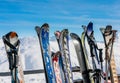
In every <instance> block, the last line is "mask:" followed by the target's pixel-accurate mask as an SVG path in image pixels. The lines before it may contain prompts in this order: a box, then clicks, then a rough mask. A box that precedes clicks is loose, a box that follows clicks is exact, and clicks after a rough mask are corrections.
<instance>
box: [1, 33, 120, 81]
mask: <svg viewBox="0 0 120 83" xmlns="http://www.w3.org/2000/svg"><path fill="white" fill-rule="evenodd" d="M97 44H98V46H99V47H100V48H103V49H104V43H102V42H98V43H97ZM69 47H70V57H71V62H72V66H79V64H78V61H77V56H76V52H75V49H74V45H73V43H72V40H70V46H69ZM50 48H51V51H53V52H57V51H58V45H57V42H56V41H55V40H54V39H52V40H51V41H50ZM87 48H88V46H87ZM119 49H120V34H118V38H117V39H116V41H115V44H114V56H115V61H116V67H117V73H118V74H120V71H119V70H120V67H119V64H120V60H119V59H120V53H119V51H118V50H119ZM19 53H20V56H21V60H22V65H23V69H24V70H36V69H43V62H42V57H41V52H40V47H39V42H38V39H37V37H26V38H21V39H20V52H19ZM0 72H9V64H8V60H7V56H6V52H5V48H4V44H3V41H2V39H0ZM73 76H74V79H80V78H81V74H80V73H73ZM24 77H25V83H45V78H44V74H34V75H25V76H24ZM10 80H11V77H10V76H6V77H0V83H10Z"/></svg>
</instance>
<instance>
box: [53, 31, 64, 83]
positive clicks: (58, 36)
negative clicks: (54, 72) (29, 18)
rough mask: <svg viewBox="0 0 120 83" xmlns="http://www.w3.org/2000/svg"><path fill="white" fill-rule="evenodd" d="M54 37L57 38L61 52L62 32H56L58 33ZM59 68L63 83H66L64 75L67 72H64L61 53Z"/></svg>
mask: <svg viewBox="0 0 120 83" xmlns="http://www.w3.org/2000/svg"><path fill="white" fill-rule="evenodd" d="M54 35H55V37H56V40H57V43H58V47H59V50H60V51H61V45H60V35H61V32H60V31H56V32H55V33H54ZM59 66H60V72H61V78H62V83H65V74H64V71H65V70H64V66H63V60H62V56H61V53H60V56H59Z"/></svg>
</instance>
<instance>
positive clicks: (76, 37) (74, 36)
mask: <svg viewBox="0 0 120 83" xmlns="http://www.w3.org/2000/svg"><path fill="white" fill-rule="evenodd" d="M70 36H71V38H72V39H79V36H78V35H77V34H76V33H70Z"/></svg>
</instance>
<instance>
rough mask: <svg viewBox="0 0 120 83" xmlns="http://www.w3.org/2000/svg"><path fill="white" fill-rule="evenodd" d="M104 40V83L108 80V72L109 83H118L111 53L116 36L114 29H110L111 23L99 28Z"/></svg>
mask: <svg viewBox="0 0 120 83" xmlns="http://www.w3.org/2000/svg"><path fill="white" fill-rule="evenodd" d="M100 30H101V33H102V35H103V38H104V42H105V73H106V83H107V82H108V73H109V72H110V79H111V83H118V76H117V72H116V65H115V60H114V54H113V44H114V40H115V37H116V30H112V26H111V25H107V26H106V28H100Z"/></svg>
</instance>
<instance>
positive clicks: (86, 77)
mask: <svg viewBox="0 0 120 83" xmlns="http://www.w3.org/2000/svg"><path fill="white" fill-rule="evenodd" d="M70 36H71V38H72V41H73V44H74V47H75V50H76V53H77V58H78V61H79V65H80V70H81V73H82V77H83V82H84V83H93V82H92V80H91V77H90V74H89V73H90V70H89V63H88V61H87V58H86V56H85V53H84V50H83V45H82V41H81V39H80V37H79V36H78V35H77V34H75V33H71V34H70Z"/></svg>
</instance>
